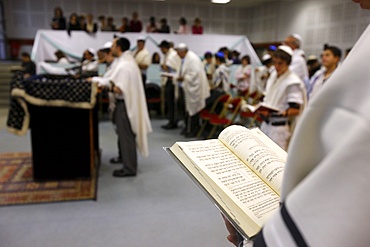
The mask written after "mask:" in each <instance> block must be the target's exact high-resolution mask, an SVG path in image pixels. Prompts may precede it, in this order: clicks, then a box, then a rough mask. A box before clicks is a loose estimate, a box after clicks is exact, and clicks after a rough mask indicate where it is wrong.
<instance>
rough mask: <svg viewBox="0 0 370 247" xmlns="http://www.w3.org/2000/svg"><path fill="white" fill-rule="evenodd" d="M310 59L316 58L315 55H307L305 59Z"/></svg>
mask: <svg viewBox="0 0 370 247" xmlns="http://www.w3.org/2000/svg"><path fill="white" fill-rule="evenodd" d="M310 60H317V57H316V56H315V55H309V56H308V58H307V61H310Z"/></svg>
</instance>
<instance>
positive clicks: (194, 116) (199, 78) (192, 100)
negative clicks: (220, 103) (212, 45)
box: [177, 43, 210, 137]
mask: <svg viewBox="0 0 370 247" xmlns="http://www.w3.org/2000/svg"><path fill="white" fill-rule="evenodd" d="M177 54H178V55H179V57H180V58H181V66H180V69H179V71H178V76H177V81H178V83H179V84H180V87H182V88H183V91H184V96H185V126H186V127H185V128H186V129H185V133H184V134H185V137H195V136H196V134H197V131H198V129H199V112H200V111H201V110H202V109H204V107H205V105H206V99H207V98H208V97H209V96H210V92H209V90H210V89H209V84H208V80H207V76H206V72H205V70H204V68H203V63H202V61H201V60H200V58H199V56H198V55H196V54H195V53H194V52H192V51H189V50H188V47H187V45H186V44H184V43H180V44H179V45H178V47H177Z"/></svg>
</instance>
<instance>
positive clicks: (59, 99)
mask: <svg viewBox="0 0 370 247" xmlns="http://www.w3.org/2000/svg"><path fill="white" fill-rule="evenodd" d="M96 94H97V86H96V84H92V83H88V82H86V79H84V78H79V79H76V78H71V77H69V76H68V77H67V76H55V75H39V76H34V77H31V78H29V79H26V80H24V79H23V74H22V73H17V74H15V75H14V76H13V78H12V80H11V85H10V96H11V98H10V108H9V113H8V120H7V126H8V129H9V131H10V132H13V133H15V134H19V135H23V134H25V133H26V132H27V130H28V125H29V113H28V109H27V104H34V105H39V106H54V107H73V108H84V109H92V108H93V107H94V105H95V103H96Z"/></svg>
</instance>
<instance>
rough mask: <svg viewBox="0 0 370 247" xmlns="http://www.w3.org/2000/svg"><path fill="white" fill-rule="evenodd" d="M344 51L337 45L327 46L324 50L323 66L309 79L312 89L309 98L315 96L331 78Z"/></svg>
mask: <svg viewBox="0 0 370 247" xmlns="http://www.w3.org/2000/svg"><path fill="white" fill-rule="evenodd" d="M341 56H342V51H341V50H340V49H339V48H338V47H335V46H327V47H325V49H324V51H323V52H322V56H321V57H322V66H323V68H322V69H320V70H319V71H317V72H316V73H315V74H314V75H313V76H312V78H311V79H310V81H309V87H310V90H309V92H308V96H309V99H310V100H311V98H313V97H315V95H317V94H318V92H319V91H321V88H322V87H323V86H324V83H325V82H326V81H327V80H328V79H329V78H330V76H331V75H332V74H333V73H334V71H335V70H336V69H337V67H338V65H339V62H340V58H341Z"/></svg>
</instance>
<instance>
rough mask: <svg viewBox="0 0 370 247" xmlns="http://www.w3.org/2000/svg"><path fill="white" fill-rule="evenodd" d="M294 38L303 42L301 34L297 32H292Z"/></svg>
mask: <svg viewBox="0 0 370 247" xmlns="http://www.w3.org/2000/svg"><path fill="white" fill-rule="evenodd" d="M292 36H293V37H294V38H296V39H297V40H298V41H299V43H300V44H302V42H303V39H302V37H301V35H299V34H296V33H295V34H293V35H292Z"/></svg>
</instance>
